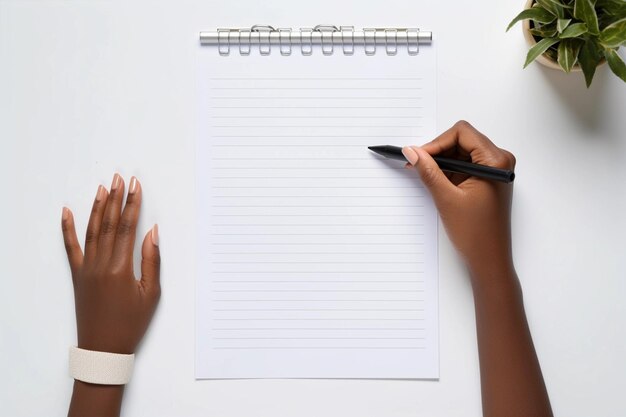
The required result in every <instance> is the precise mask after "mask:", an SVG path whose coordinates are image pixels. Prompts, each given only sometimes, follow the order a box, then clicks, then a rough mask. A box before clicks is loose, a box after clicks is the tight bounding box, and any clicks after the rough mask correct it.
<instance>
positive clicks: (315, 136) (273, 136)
mask: <svg viewBox="0 0 626 417" xmlns="http://www.w3.org/2000/svg"><path fill="white" fill-rule="evenodd" d="M212 137H213V138H420V137H422V136H420V135H399V136H398V135H396V136H392V135H213V136H212Z"/></svg>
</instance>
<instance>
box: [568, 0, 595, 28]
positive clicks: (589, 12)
mask: <svg viewBox="0 0 626 417" xmlns="http://www.w3.org/2000/svg"><path fill="white" fill-rule="evenodd" d="M574 17H575V18H576V19H578V20H582V21H583V22H585V23H586V24H587V28H588V29H589V33H591V34H593V35H598V34H599V33H600V28H599V27H598V15H597V14H596V9H595V8H594V7H593V4H592V3H591V0H576V1H575V3H574Z"/></svg>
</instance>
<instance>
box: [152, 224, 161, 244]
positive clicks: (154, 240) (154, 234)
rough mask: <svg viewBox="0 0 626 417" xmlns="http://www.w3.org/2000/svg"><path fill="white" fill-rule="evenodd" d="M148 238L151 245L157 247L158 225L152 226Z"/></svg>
mask: <svg viewBox="0 0 626 417" xmlns="http://www.w3.org/2000/svg"><path fill="white" fill-rule="evenodd" d="M150 237H151V238H152V244H153V245H154V246H159V225H157V224H155V225H154V226H152V231H151V232H150Z"/></svg>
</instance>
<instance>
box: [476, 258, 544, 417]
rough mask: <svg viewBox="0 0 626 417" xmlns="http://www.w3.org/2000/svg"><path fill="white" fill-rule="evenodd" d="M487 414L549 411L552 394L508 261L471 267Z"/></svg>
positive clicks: (516, 281)
mask: <svg viewBox="0 0 626 417" xmlns="http://www.w3.org/2000/svg"><path fill="white" fill-rule="evenodd" d="M471 275H472V286H473V289H474V305H475V310H476V329H477V337H478V353H479V360H480V378H481V391H482V402H483V414H484V415H485V416H502V415H506V416H551V415H552V411H551V408H550V400H549V398H548V394H547V392H546V387H545V384H544V381H543V376H542V374H541V368H540V366H539V361H538V360H537V355H536V353H535V348H534V346H533V341H532V337H531V334H530V330H529V328H528V322H527V321H526V314H525V312H524V304H523V297H522V290H521V287H520V283H519V280H518V278H517V275H516V273H515V270H514V269H513V267H512V264H510V267H502V268H498V269H493V268H486V269H485V268H482V269H481V268H476V269H474V270H473V271H472V272H471Z"/></svg>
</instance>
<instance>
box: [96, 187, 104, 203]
mask: <svg viewBox="0 0 626 417" xmlns="http://www.w3.org/2000/svg"><path fill="white" fill-rule="evenodd" d="M103 198H104V186H102V185H98V191H97V192H96V201H102V199H103Z"/></svg>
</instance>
